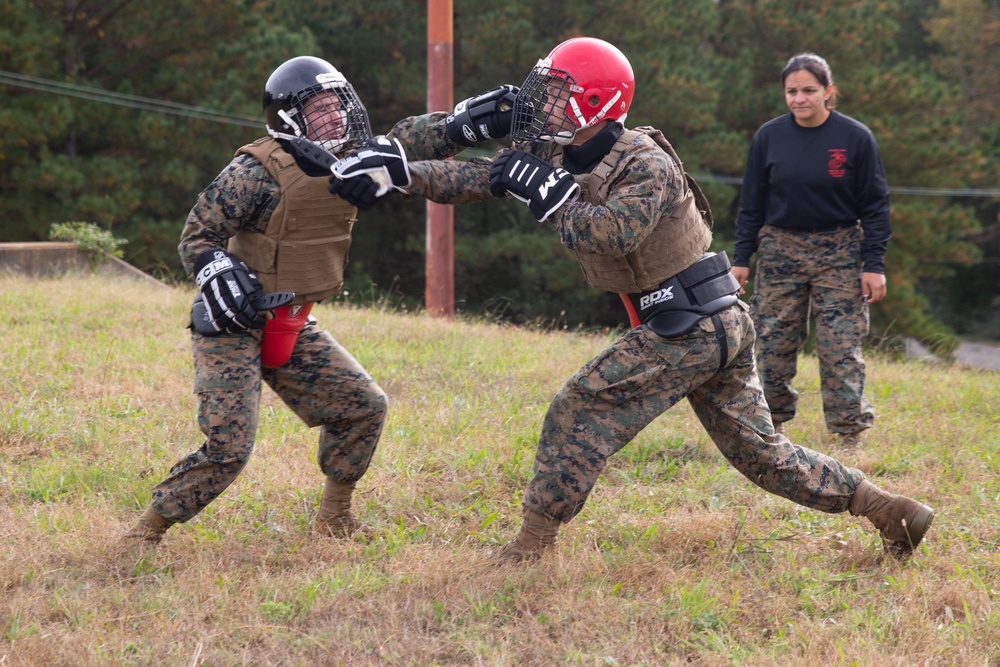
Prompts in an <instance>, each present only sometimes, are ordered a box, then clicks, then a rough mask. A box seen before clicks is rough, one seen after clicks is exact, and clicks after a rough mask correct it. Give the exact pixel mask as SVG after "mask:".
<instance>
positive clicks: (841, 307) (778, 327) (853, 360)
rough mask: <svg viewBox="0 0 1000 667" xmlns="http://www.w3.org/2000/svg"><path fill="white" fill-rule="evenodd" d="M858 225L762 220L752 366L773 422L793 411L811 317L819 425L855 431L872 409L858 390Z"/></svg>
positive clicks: (861, 376) (862, 325)
mask: <svg viewBox="0 0 1000 667" xmlns="http://www.w3.org/2000/svg"><path fill="white" fill-rule="evenodd" d="M861 240H862V238H861V229H860V227H849V228H846V229H840V230H836V231H830V232H806V233H803V232H791V231H786V230H782V229H778V228H776V227H771V226H770V225H765V226H764V227H763V228H762V229H761V231H760V235H759V237H758V248H757V260H758V261H757V273H756V276H755V278H754V294H753V296H752V297H751V299H750V307H751V312H752V314H753V320H754V325H755V326H756V328H757V366H758V369H759V370H760V376H761V382H763V384H764V395H765V396H766V397H767V403H768V405H769V406H770V407H771V414H772V416H773V418H774V421H775V422H785V421H788V420H790V419H792V418H793V417H794V416H795V408H796V404H797V402H798V392H796V391H795V390H794V389H793V388H792V379H793V378H794V377H795V373H796V363H797V361H798V355H799V352H800V351H801V350H802V346H803V344H804V343H805V340H806V334H807V333H808V326H809V317H810V312H811V314H812V316H813V318H814V319H815V323H816V356H817V357H818V359H819V375H820V391H821V393H822V397H823V413H824V415H825V417H826V426H827V428H828V429H829V430H830V431H832V432H834V433H860V432H861V431H864V430H866V429H869V428H871V426H872V424H873V423H874V421H875V411H874V410H873V409H872V406H871V404H870V403H869V402H868V401H867V400H866V399H865V397H864V389H865V360H864V358H863V357H862V355H861V344H862V342H864V339H865V336H867V335H868V304H867V303H866V302H865V300H864V299H863V298H862V295H861Z"/></svg>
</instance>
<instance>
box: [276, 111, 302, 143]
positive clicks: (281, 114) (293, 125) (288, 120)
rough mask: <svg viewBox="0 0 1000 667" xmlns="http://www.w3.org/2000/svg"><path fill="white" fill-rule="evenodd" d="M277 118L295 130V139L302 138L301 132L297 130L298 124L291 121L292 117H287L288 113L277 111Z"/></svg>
mask: <svg viewBox="0 0 1000 667" xmlns="http://www.w3.org/2000/svg"><path fill="white" fill-rule="evenodd" d="M278 118H280V119H281V120H283V121H285V125H287V126H288V127H290V128H292V129H293V130H295V136H296V137H301V136H302V130H300V129H299V124H298V123H296V122H295V121H294V120H292V117H291V116H290V115H288V111H286V110H285V109H278Z"/></svg>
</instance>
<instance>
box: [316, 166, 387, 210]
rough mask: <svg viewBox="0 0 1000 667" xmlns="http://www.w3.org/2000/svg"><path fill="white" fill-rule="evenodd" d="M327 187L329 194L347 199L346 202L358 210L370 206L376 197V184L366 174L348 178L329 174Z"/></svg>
mask: <svg viewBox="0 0 1000 667" xmlns="http://www.w3.org/2000/svg"><path fill="white" fill-rule="evenodd" d="M328 189H329V190H330V194H332V195H337V196H338V197H340V198H342V199H345V200H347V203H349V204H350V205H351V206H354V207H355V208H357V209H358V210H359V211H365V210H367V209H369V208H371V207H372V205H373V204H374V203H375V200H376V199H378V194H377V193H378V186H377V185H375V181H373V180H372V179H371V177H370V176H368V174H362V175H361V176H356V177H354V178H348V179H342V178H337V177H336V176H331V177H330V185H329V188H328Z"/></svg>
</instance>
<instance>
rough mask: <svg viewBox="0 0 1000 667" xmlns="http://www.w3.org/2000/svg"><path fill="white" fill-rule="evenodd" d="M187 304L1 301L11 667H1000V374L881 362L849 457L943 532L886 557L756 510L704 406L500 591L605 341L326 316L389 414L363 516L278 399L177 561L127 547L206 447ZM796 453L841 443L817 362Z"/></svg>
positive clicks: (135, 290) (74, 293)
mask: <svg viewBox="0 0 1000 667" xmlns="http://www.w3.org/2000/svg"><path fill="white" fill-rule="evenodd" d="M192 296H193V288H172V287H157V286H155V285H149V284H140V283H132V282H127V281H126V282H117V283H114V282H111V281H109V280H106V279H96V278H91V277H89V276H83V277H76V278H73V279H67V280H37V281H31V280H23V279H17V278H11V277H0V310H2V312H3V316H2V322H3V336H2V338H0V364H2V369H3V373H2V375H0V545H2V546H0V665H3V666H4V667H6V666H8V665H46V666H52V665H72V666H77V665H191V666H194V665H212V666H228V665H421V666H423V665H590V666H598V665H602V666H603V665H815V666H819V665H822V666H824V667H825V666H827V665H879V666H884V665H890V666H891V665H978V666H984V665H1000V510H998V501H1000V451H998V448H1000V375H998V374H997V373H990V372H977V371H972V370H965V369H958V368H951V367H945V366H928V365H924V364H918V363H897V362H894V361H891V360H889V359H888V358H883V357H880V356H878V355H877V354H874V353H873V354H871V355H870V356H869V373H868V381H869V390H868V394H869V396H870V398H871V399H872V401H873V402H874V404H875V406H876V409H877V411H878V419H877V421H876V427H875V428H874V429H873V430H872V431H870V432H869V433H870V437H869V444H868V447H867V452H866V453H865V454H864V455H862V456H860V457H858V458H857V459H855V460H853V461H851V460H845V461H846V462H848V463H851V464H853V465H856V466H858V467H860V468H862V469H863V470H864V471H865V472H866V473H868V474H869V476H871V477H872V479H873V480H874V481H876V482H877V483H879V484H881V485H883V486H885V487H886V488H887V489H889V490H893V491H900V492H905V493H907V494H908V495H913V496H916V497H918V498H920V499H922V500H923V501H925V502H927V503H928V504H930V505H932V506H933V507H934V508H935V509H936V511H937V519H936V521H935V524H934V526H933V528H932V529H931V532H930V533H929V534H928V537H927V539H926V540H925V541H924V544H922V545H921V547H920V548H919V550H918V552H917V553H916V555H915V556H914V557H913V558H912V559H911V560H910V561H909V562H906V563H898V562H896V561H892V560H886V561H883V560H881V559H880V552H881V545H880V541H879V538H878V535H877V533H876V531H875V530H874V529H873V528H872V527H871V525H870V524H869V523H868V522H867V521H866V520H862V519H857V518H854V517H851V516H850V515H848V514H839V515H829V514H822V513H819V512H815V511H811V510H807V509H805V508H801V507H798V506H796V505H793V504H791V503H789V502H787V501H784V500H781V499H779V498H777V497H775V496H771V495H769V494H767V493H765V492H763V491H761V490H759V489H758V488H756V487H754V486H753V485H751V484H750V483H749V482H748V481H747V480H745V479H744V478H742V477H741V476H740V475H739V474H738V473H736V472H735V470H734V469H733V468H732V467H731V466H729V465H728V464H727V463H726V461H725V460H724V459H723V458H722V457H721V455H720V454H719V453H718V452H717V451H716V449H715V448H714V446H713V444H712V443H711V442H710V441H709V440H708V437H707V436H706V434H705V432H704V431H703V430H702V429H701V427H700V425H699V424H698V422H697V420H696V419H695V418H694V416H693V413H692V412H691V411H690V409H689V408H688V406H687V405H686V404H684V405H679V406H677V407H675V408H674V409H673V410H671V411H670V412H669V413H667V414H666V415H664V416H662V417H661V418H660V419H659V420H657V421H656V422H654V423H653V424H652V425H651V426H650V427H649V428H647V429H646V430H645V431H644V432H643V433H642V434H641V435H640V436H639V437H638V438H637V439H636V441H634V442H633V443H632V444H631V445H630V446H629V447H627V448H626V449H625V450H624V451H623V452H622V453H621V454H619V455H618V456H617V457H616V458H614V459H613V460H612V462H611V465H610V466H609V467H608V469H607V470H606V472H605V475H604V476H603V477H602V478H601V480H600V482H599V483H598V485H597V488H596V489H595V492H594V494H593V496H592V497H591V500H590V502H589V503H588V504H587V506H586V507H585V508H584V510H583V512H582V513H581V514H580V515H579V516H578V517H577V518H576V520H574V521H573V522H572V523H570V524H568V525H567V526H564V527H563V529H562V533H561V538H560V543H559V545H558V547H557V548H556V549H555V550H554V551H553V552H552V553H550V554H547V555H546V556H545V557H544V558H543V559H542V560H541V561H540V562H537V563H532V564H526V565H520V566H516V565H499V564H497V563H496V562H495V561H493V560H492V559H491V554H492V553H493V551H494V550H495V549H496V548H497V547H498V546H499V545H500V544H502V543H503V542H505V541H507V540H508V539H510V538H511V537H512V536H513V535H514V534H515V532H516V530H517V526H518V525H519V520H520V511H519V505H520V498H521V491H522V489H523V487H524V485H525V484H526V482H527V480H528V478H529V475H530V472H531V463H532V458H533V454H534V447H535V443H536V437H537V432H538V430H539V427H540V425H541V420H542V417H543V415H544V412H545V408H546V405H547V402H548V400H549V399H550V398H551V396H552V394H554V392H555V391H556V389H557V388H558V387H559V385H560V384H561V383H562V381H563V380H564V379H565V378H566V377H568V376H569V375H570V374H571V373H572V372H574V371H575V370H576V369H577V368H578V367H579V366H580V365H581V364H582V363H583V362H585V361H586V360H587V359H589V358H590V357H591V356H593V354H595V353H596V352H597V351H599V350H600V349H602V348H603V347H604V346H605V345H606V343H607V342H608V341H609V340H610V338H609V335H608V334H596V333H572V332H562V333H546V332H540V331H528V330H524V329H516V328H512V327H506V326H498V325H496V324H493V323H489V322H482V321H467V320H460V321H456V322H454V323H447V322H443V321H440V320H432V319H430V318H427V317H424V316H420V315H416V316H415V315H406V314H397V313H391V312H386V311H385V310H384V309H380V308H378V307H373V308H370V309H356V308H347V307H342V306H321V307H318V308H317V309H316V310H315V311H314V312H315V314H316V316H317V317H318V318H319V320H320V322H321V323H322V324H323V325H324V326H326V327H327V328H328V329H330V330H331V331H332V332H333V333H334V335H335V336H336V337H337V338H338V339H339V340H340V341H341V342H342V343H343V344H344V345H345V346H346V347H347V348H348V349H349V350H351V351H352V352H353V354H354V355H355V356H356V357H357V358H358V359H359V360H360V361H361V362H362V363H363V364H364V365H365V367H367V368H368V369H369V371H370V372H371V373H372V375H373V376H374V377H375V378H376V379H377V380H378V381H379V383H380V384H381V385H382V387H383V388H384V389H385V390H386V392H387V393H388V395H389V400H390V416H389V419H388V422H387V425H386V428H385V431H384V433H383V438H382V441H381V444H380V446H379V450H378V452H377V453H376V457H375V460H374V462H373V464H372V467H371V469H370V470H369V473H368V474H367V475H366V476H365V477H364V479H363V480H362V481H361V482H360V484H359V486H358V489H359V491H358V493H357V495H356V498H357V501H356V503H355V507H356V511H357V514H358V516H359V518H360V519H362V520H363V522H364V523H366V524H367V525H369V526H371V527H372V528H373V530H374V536H373V537H372V538H371V539H368V540H365V539H358V540H354V541H341V540H336V539H331V538H327V539H319V538H314V537H313V536H311V535H310V534H309V531H308V527H309V525H310V521H311V517H312V515H313V513H314V512H315V510H316V508H317V506H318V501H319V494H320V490H321V481H322V480H321V476H320V473H319V471H318V468H317V466H316V462H315V459H316V443H317V432H315V431H310V430H309V429H307V428H306V427H305V426H304V425H303V424H301V423H300V422H299V421H298V420H297V419H296V418H295V417H294V415H292V413H291V412H290V411H289V410H288V409H287V408H286V407H285V406H284V405H283V404H282V403H281V402H280V400H278V399H277V398H276V396H275V395H274V394H273V393H271V392H270V390H266V391H265V395H264V399H263V403H262V408H261V424H260V430H259V435H258V441H257V448H256V450H255V452H254V456H253V458H252V459H251V461H250V463H249V465H248V466H247V468H246V470H245V471H244V472H243V474H242V475H241V477H240V478H239V480H237V482H236V483H235V484H234V485H233V486H232V487H230V488H229V489H228V490H227V491H226V493H224V494H223V495H222V496H221V497H220V498H219V499H218V500H217V501H216V502H215V503H213V504H212V505H211V506H209V508H208V509H207V510H205V511H204V512H203V513H202V514H200V515H199V516H198V517H196V518H195V519H193V520H192V521H190V522H188V523H187V524H184V525H180V526H175V527H174V528H173V529H171V530H170V531H169V532H168V533H167V536H166V538H165V539H164V541H163V543H162V544H161V545H160V546H159V547H156V548H145V547H133V546H128V545H124V544H123V543H122V541H121V539H120V536H121V534H122V533H123V532H124V531H125V530H126V529H127V528H128V527H129V526H130V525H131V524H132V523H133V522H134V520H135V519H136V517H137V515H138V513H139V512H140V511H141V510H142V508H143V507H144V506H145V504H146V503H147V502H148V500H149V491H150V489H151V487H152V486H153V485H154V484H156V483H157V482H159V481H160V480H161V479H162V478H163V477H164V476H165V474H166V472H167V470H168V468H169V467H170V466H171V465H172V464H173V463H174V462H175V461H176V460H177V459H178V458H179V457H181V456H182V455H183V454H185V453H187V452H188V451H190V450H193V449H195V448H197V447H198V446H199V445H200V444H201V437H200V433H199V432H198V430H197V426H196V423H195V421H194V414H195V400H194V396H193V395H192V393H191V381H192V370H191V359H190V352H189V346H188V336H187V332H186V330H185V328H184V325H185V324H186V316H187V309H188V306H189V304H190V300H191V298H192ZM797 386H798V387H799V388H800V389H801V394H802V409H801V412H800V415H799V417H798V418H797V419H796V420H795V421H793V422H790V424H789V426H790V429H789V435H790V436H791V438H792V439H793V440H794V441H796V442H799V443H802V444H806V445H808V446H811V447H813V448H815V449H820V450H824V451H826V450H830V449H832V448H833V446H832V445H831V444H830V442H829V438H828V437H827V436H826V435H825V434H824V428H823V422H822V412H821V409H820V405H819V380H818V375H817V369H816V362H815V359H813V358H810V357H804V358H803V359H802V363H801V371H800V375H799V378H798V379H797Z"/></svg>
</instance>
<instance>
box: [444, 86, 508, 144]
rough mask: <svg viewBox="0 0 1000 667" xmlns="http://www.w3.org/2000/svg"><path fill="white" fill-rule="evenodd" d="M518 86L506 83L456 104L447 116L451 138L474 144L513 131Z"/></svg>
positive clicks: (501, 136)
mask: <svg viewBox="0 0 1000 667" xmlns="http://www.w3.org/2000/svg"><path fill="white" fill-rule="evenodd" d="M517 93H518V87H517V86H511V85H509V84H508V85H505V86H498V87H496V88H494V89H492V90H488V91H486V92H485V93H482V94H481V95H476V96H475V97H470V98H469V99H467V100H463V101H461V102H459V103H458V104H456V105H455V110H454V111H452V112H451V113H450V114H448V117H447V118H445V120H444V129H445V132H446V133H447V135H448V138H449V139H451V140H452V141H454V142H455V143H456V144H458V145H459V146H475V145H477V144H480V143H482V142H484V141H489V140H490V139H503V138H504V137H506V136H507V135H508V134H510V123H511V119H512V117H513V114H514V100H515V99H516V98H517Z"/></svg>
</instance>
